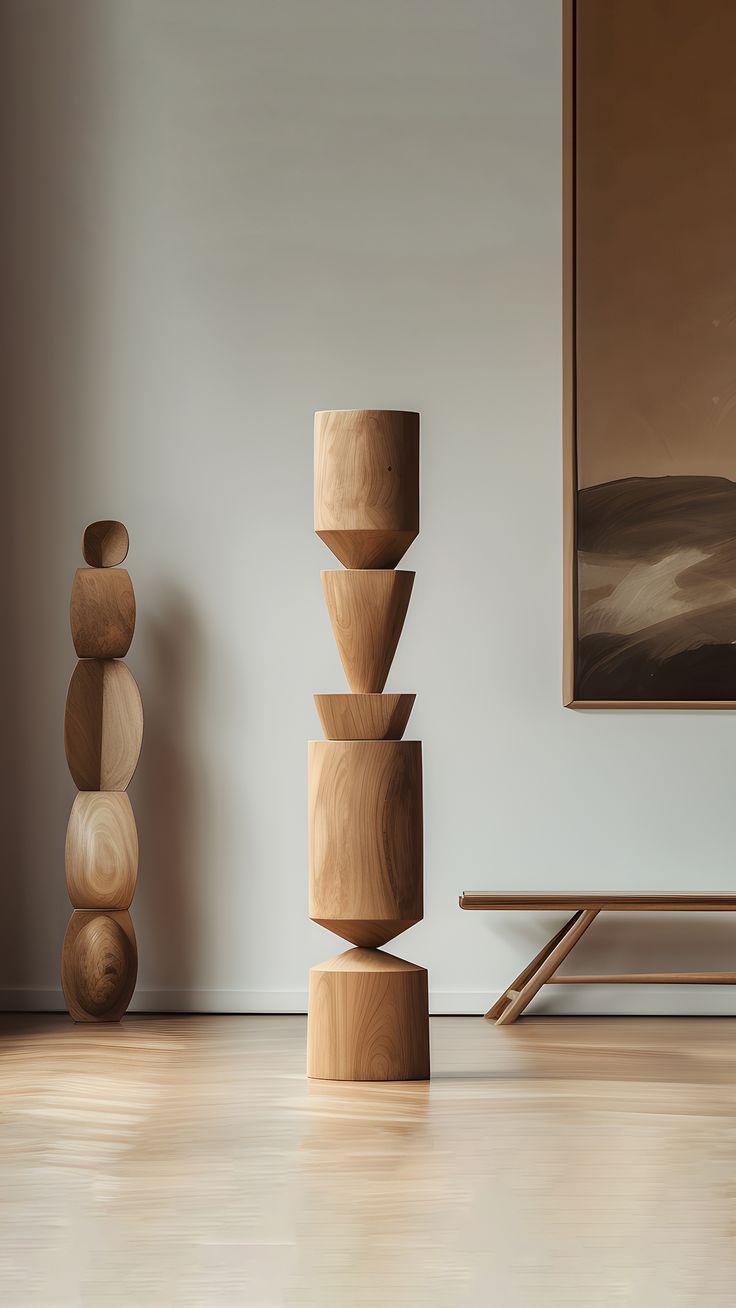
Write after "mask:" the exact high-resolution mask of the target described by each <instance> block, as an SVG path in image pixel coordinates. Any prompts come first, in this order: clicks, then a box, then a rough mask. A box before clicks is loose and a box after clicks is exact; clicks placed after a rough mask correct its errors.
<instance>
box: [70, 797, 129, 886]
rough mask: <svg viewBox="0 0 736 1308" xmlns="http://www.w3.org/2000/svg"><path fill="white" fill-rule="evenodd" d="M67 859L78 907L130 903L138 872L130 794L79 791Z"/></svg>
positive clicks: (75, 802)
mask: <svg viewBox="0 0 736 1308" xmlns="http://www.w3.org/2000/svg"><path fill="white" fill-rule="evenodd" d="M65 863H66V888H67V891H68V892H69V898H70V900H71V901H72V904H73V905H74V907H75V908H104V909H124V908H130V904H131V902H132V899H133V895H134V893H135V885H136V881H137V878H138V832H137V830H136V825H135V818H134V816H133V809H132V807H131V804H130V800H129V799H128V796H127V795H126V794H124V793H123V792H122V791H119V790H82V791H80V792H79V794H78V795H77V797H76V799H75V801H74V804H73V806H72V811H71V813H70V815H69V824H68V826H67V829H66V850H65Z"/></svg>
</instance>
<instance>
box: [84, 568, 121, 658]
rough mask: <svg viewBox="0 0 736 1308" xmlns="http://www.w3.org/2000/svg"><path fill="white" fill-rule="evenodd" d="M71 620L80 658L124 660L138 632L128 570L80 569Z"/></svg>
mask: <svg viewBox="0 0 736 1308" xmlns="http://www.w3.org/2000/svg"><path fill="white" fill-rule="evenodd" d="M69 620H70V623H71V628H72V640H73V641H74V648H75V650H76V651H77V657H78V658H80V659H121V658H123V657H124V656H125V655H126V654H127V652H128V650H129V649H130V642H131V640H132V639H133V632H134V631H135V594H134V592H133V584H132V582H131V580H130V576H129V574H128V573H127V572H126V570H125V568H77V571H76V572H75V574H74V581H73V583H72V598H71V603H70V605H69Z"/></svg>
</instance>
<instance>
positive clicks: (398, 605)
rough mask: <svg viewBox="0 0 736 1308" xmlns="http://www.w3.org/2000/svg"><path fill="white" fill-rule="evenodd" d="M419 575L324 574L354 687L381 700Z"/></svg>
mask: <svg viewBox="0 0 736 1308" xmlns="http://www.w3.org/2000/svg"><path fill="white" fill-rule="evenodd" d="M415 575H416V574H415V573H413V572H394V571H392V570H380V571H379V570H375V571H363V572H344V571H343V570H342V569H341V570H340V571H339V572H323V573H322V574H321V576H322V589H323V591H324V595H325V602H326V604H327V612H328V613H329V615H330V622H331V623H332V631H333V633H334V636H335V641H336V643H337V649H338V653H339V655H340V660H341V662H342V666H343V668H344V669H345V676H346V677H347V679H348V685H349V686H350V689H351V690H352V691H354V693H355V694H361V695H365V694H378V693H380V691H382V690H383V688H384V686H385V684H386V678H387V676H388V674H389V670H390V668H391V664H392V662H393V658H394V654H395V653H396V646H397V645H398V643H399V637H400V636H401V632H402V630H403V626H404V619H405V618H406V610H407V609H408V607H409V600H410V598H411V591H412V586H413V585H414V577H415Z"/></svg>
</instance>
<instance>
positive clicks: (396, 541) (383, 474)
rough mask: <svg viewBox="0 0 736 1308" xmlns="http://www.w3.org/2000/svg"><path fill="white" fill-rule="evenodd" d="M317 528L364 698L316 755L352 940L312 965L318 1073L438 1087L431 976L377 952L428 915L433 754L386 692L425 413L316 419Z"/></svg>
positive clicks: (356, 692)
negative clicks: (426, 762) (332, 557)
mask: <svg viewBox="0 0 736 1308" xmlns="http://www.w3.org/2000/svg"><path fill="white" fill-rule="evenodd" d="M314 475H315V488H314V526H315V531H316V532H317V535H318V536H320V537H321V538H322V540H323V541H324V542H325V544H326V545H329V547H330V549H331V550H332V551H333V553H334V554H336V555H337V557H338V559H340V561H341V562H342V563H344V564H345V571H337V572H323V573H322V585H323V589H324V594H325V600H326V601H327V609H328V612H329V615H330V620H331V622H332V629H333V631H334V634H335V639H336V641H337V646H338V650H339V652H340V658H341V660H342V664H343V667H344V669H345V674H346V676H347V680H348V684H349V686H350V690H351V692H352V693H351V694H349V695H315V702H316V705H317V711H318V713H319V716H320V719H321V721H322V726H323V728H324V732H325V735H326V736H327V739H326V740H319V741H310V744H309V916H310V917H311V919H312V921H313V922H318V923H319V924H320V926H324V927H327V928H328V929H329V930H330V931H334V932H335V933H336V934H337V935H339V936H343V937H344V939H346V940H349V941H350V942H351V943H352V944H353V945H354V946H356V948H354V949H349V950H347V951H346V952H345V953H343V954H340V955H338V957H337V958H333V959H331V960H330V961H329V962H327V963H322V964H321V966H319V967H314V968H312V970H311V973H310V977H309V1034H308V1056H307V1073H308V1075H309V1076H312V1077H321V1078H325V1079H327V1080H339V1081H409V1080H423V1079H424V1078H426V1077H428V1076H429V1018H428V999H427V972H426V969H425V968H423V967H417V966H415V964H413V963H405V962H404V961H403V960H402V959H400V958H394V956H393V955H392V954H389V953H386V952H385V951H384V950H381V949H380V948H379V946H380V945H385V944H386V943H387V942H388V941H389V940H391V939H393V937H394V936H397V935H399V934H400V933H401V932H402V931H406V929H407V928H408V927H410V926H413V925H414V923H415V922H419V921H420V920H421V918H422V916H423V912H424V904H423V834H422V746H421V742H420V741H416V740H402V739H401V737H402V736H403V733H404V728H405V727H406V723H407V720H408V718H409V714H410V712H411V709H412V705H413V703H414V695H384V694H382V691H383V687H384V685H385V683H386V677H387V676H388V671H389V668H390V666H391V660H392V659H393V656H394V653H395V650H396V646H397V644H398V641H399V636H400V635H401V629H402V627H403V625H404V618H405V617H406V610H407V606H408V604H409V597H410V595H411V589H412V585H413V583H414V573H413V572H403V571H402V572H397V571H395V568H396V564H397V563H398V562H399V560H400V559H401V558H402V556H403V555H404V553H405V551H406V550H407V549H408V548H409V546H410V545H411V542H412V541H413V540H414V538H415V537H416V536H417V535H418V532H419V415H418V414H416V413H394V412H384V411H382V410H375V409H354V410H345V411H329V412H326V413H318V414H316V416H315V427H314Z"/></svg>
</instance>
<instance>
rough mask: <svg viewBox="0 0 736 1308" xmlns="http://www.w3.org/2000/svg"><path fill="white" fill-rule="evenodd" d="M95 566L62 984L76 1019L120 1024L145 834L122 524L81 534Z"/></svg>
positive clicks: (86, 621)
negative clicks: (127, 659) (135, 804)
mask: <svg viewBox="0 0 736 1308" xmlns="http://www.w3.org/2000/svg"><path fill="white" fill-rule="evenodd" d="M82 552H83V554H84V558H85V560H86V562H87V563H88V564H89V565H90V566H89V567H87V568H78V569H77V571H76V573H75V576H74V583H73V585H72V597H71V605H70V619H71V628H72V639H73V641H74V648H75V650H76V652H77V655H78V658H79V662H78V663H77V666H76V668H75V669H74V672H73V674H72V679H71V681H70V683H69V690H68V692H67V697H66V713H65V717H64V747H65V749H66V758H67V763H68V764H69V771H70V772H71V774H72V777H73V778H74V782H75V784H76V786H77V789H78V791H79V794H78V795H77V797H76V799H75V801H74V804H73V807H72V811H71V814H70V817H69V825H68V827H67V833H66V857H65V862H66V885H67V890H68V892H69V898H70V900H71V901H72V905H73V908H74V912H73V913H72V916H71V918H70V921H69V925H68V927H67V930H66V935H65V937H64V945H63V949H62V955H61V983H62V986H63V988H64V997H65V999H66V1002H67V1007H68V1009H69V1012H70V1013H71V1015H72V1017H73V1018H74V1019H75V1021H77V1022H117V1021H119V1020H120V1018H121V1017H122V1016H123V1013H124V1012H125V1010H126V1008H127V1007H128V1004H129V1003H130V1000H131V996H132V994H133V990H134V989H135V979H136V972H137V967H138V951H137V948H136V941H135V932H134V931H133V923H132V921H131V919H130V913H129V912H128V909H129V908H130V904H131V901H132V899H133V894H134V891H135V884H136V880H137V876H138V834H137V831H136V825H135V818H134V816H133V810H132V808H131V806H130V800H129V799H128V796H127V795H126V793H125V792H126V790H127V787H128V785H129V783H130V780H131V777H132V776H133V773H134V771H135V768H136V764H137V762H138V755H139V754H140V749H141V742H142V740H143V707H142V705H141V697H140V692H139V690H138V686H137V684H136V680H135V677H134V676H133V675H132V673H131V672H130V671H129V669H128V668H127V666H126V664H125V663H123V662H122V661H121V660H122V658H123V657H124V655H125V654H127V652H128V648H129V646H130V642H131V640H132V639H133V630H134V627H135V595H134V594H133V586H132V584H131V580H130V577H129V576H128V573H127V572H126V570H125V568H121V567H119V566H118V565H119V564H121V563H122V562H123V560H124V559H125V557H126V555H127V553H128V533H127V531H126V529H125V527H124V526H123V524H122V522H93V523H92V524H91V525H90V526H89V527H87V529H86V531H85V533H84V536H83V538H82Z"/></svg>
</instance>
